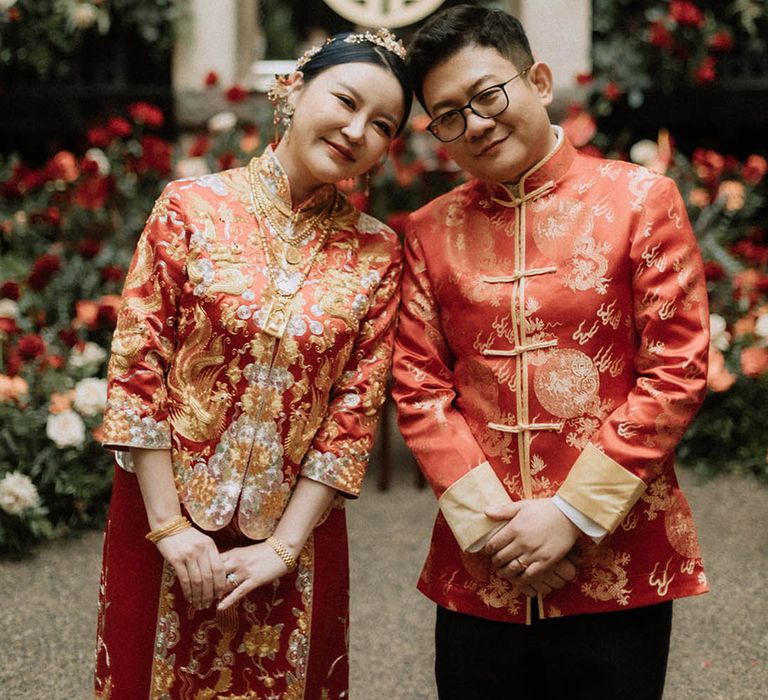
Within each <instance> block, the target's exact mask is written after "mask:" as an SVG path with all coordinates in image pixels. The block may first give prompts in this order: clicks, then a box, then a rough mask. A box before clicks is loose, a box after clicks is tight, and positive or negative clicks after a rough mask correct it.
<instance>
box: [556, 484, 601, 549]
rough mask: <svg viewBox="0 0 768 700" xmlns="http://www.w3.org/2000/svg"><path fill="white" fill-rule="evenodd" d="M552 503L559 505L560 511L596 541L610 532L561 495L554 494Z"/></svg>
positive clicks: (598, 541)
mask: <svg viewBox="0 0 768 700" xmlns="http://www.w3.org/2000/svg"><path fill="white" fill-rule="evenodd" d="M552 503H554V504H555V506H557V508H558V509H559V510H560V512H561V513H562V514H563V515H564V516H565V517H566V518H568V520H570V521H571V522H572V523H573V524H574V525H575V526H576V527H577V528H579V530H581V531H582V532H583V533H584V534H585V535H587V536H589V537H591V538H592V539H593V540H594V541H595V542H596V543H598V544H599V543H600V541H601V540H602V539H603V537H605V536H606V535H607V534H608V530H606V529H605V528H604V527H601V526H600V525H598V524H597V523H596V522H595V521H594V520H592V519H591V518H588V517H587V516H586V515H584V513H582V512H581V511H580V510H578V509H576V508H574V507H573V506H572V505H571V504H570V503H568V502H567V501H564V500H563V499H562V498H560V496H558V495H554V496H552Z"/></svg>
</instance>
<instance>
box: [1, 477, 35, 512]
mask: <svg viewBox="0 0 768 700" xmlns="http://www.w3.org/2000/svg"><path fill="white" fill-rule="evenodd" d="M39 505H40V496H39V495H38V493H37V489H36V488H35V485H34V484H33V483H32V481H31V480H30V478H29V477H28V476H27V475H26V474H21V473H20V472H9V473H8V474H6V475H5V476H4V477H3V479H2V480H1V481H0V508H2V509H3V510H4V511H5V512H6V513H10V514H11V515H16V514H18V513H21V511H23V510H26V509H27V508H36V507H37V506H39Z"/></svg>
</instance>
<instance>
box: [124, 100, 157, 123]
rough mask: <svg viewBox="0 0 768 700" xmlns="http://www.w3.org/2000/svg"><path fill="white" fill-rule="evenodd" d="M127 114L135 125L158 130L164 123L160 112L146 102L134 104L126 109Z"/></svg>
mask: <svg viewBox="0 0 768 700" xmlns="http://www.w3.org/2000/svg"><path fill="white" fill-rule="evenodd" d="M128 114H130V115H131V119H133V121H135V122H136V123H137V124H144V125H145V126H148V127H150V128H152V129H159V128H160V127H161V126H162V125H163V124H164V123H165V117H164V116H163V113H162V111H161V110H160V109H159V108H158V107H155V105H151V104H149V103H148V102H134V103H133V104H132V105H129V107H128Z"/></svg>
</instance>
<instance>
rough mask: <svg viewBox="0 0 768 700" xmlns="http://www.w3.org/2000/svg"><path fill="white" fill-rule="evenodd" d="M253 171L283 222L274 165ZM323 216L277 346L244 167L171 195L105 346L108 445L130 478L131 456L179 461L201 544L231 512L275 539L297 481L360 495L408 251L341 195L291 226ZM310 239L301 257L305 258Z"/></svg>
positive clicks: (252, 530)
mask: <svg viewBox="0 0 768 700" xmlns="http://www.w3.org/2000/svg"><path fill="white" fill-rule="evenodd" d="M254 165H255V166H256V167H255V172H257V173H258V175H259V181H260V182H261V183H263V186H264V187H265V188H266V190H267V191H266V195H267V197H268V198H271V199H272V201H273V202H274V200H275V199H279V200H281V203H282V206H283V208H287V209H288V210H289V211H290V202H291V199H290V191H289V185H288V181H287V178H286V176H285V174H284V172H283V170H282V168H281V167H280V164H279V162H278V161H277V159H276V157H275V156H274V154H273V153H272V151H271V150H268V151H267V152H265V153H264V155H262V156H261V158H260V159H259V160H258V162H257V163H255V164H254ZM277 203H280V202H275V204H277ZM323 207H333V213H332V216H333V219H334V221H333V223H334V227H333V230H332V232H331V235H330V237H329V239H328V241H327V243H326V245H325V247H324V248H323V249H322V250H321V252H320V253H319V255H318V256H317V258H316V260H315V264H314V265H313V266H312V269H311V270H310V271H309V274H308V276H307V278H306V280H305V281H304V283H303V285H302V286H301V288H300V289H299V291H298V293H297V294H296V295H295V297H293V300H292V301H291V302H290V306H289V312H290V319H289V321H288V324H287V326H286V327H285V332H284V334H283V336H282V337H281V338H278V337H274V336H273V335H269V334H267V333H264V332H263V328H264V323H265V320H266V316H267V313H268V309H269V305H270V304H271V303H272V302H273V301H274V300H275V297H276V295H275V292H274V288H273V285H272V284H271V283H270V277H269V274H268V267H267V264H268V263H267V261H266V260H265V255H264V250H263V249H262V244H261V241H260V235H259V231H258V229H257V219H256V218H255V209H254V206H253V198H252V195H251V192H250V190H249V181H248V173H247V170H246V168H238V169H233V170H229V171H225V172H222V173H219V174H215V175H209V176H204V177H199V178H194V179H187V180H179V181H176V182H172V183H171V184H169V185H168V186H167V187H166V188H165V190H164V191H163V193H162V195H161V196H160V198H159V199H158V200H157V202H156V204H155V207H154V209H153V211H152V214H151V216H150V217H149V220H148V221H147V225H146V228H145V229H144V232H143V234H142V235H141V238H140V240H139V243H138V246H137V249H136V254H135V256H134V259H133V262H132V265H131V268H130V271H129V273H128V278H127V280H126V284H125V290H124V293H123V304H122V308H121V310H120V312H119V316H118V323H117V329H116V331H115V334H114V339H113V343H112V356H111V360H110V364H109V395H108V402H107V409H106V412H105V417H104V444H105V445H106V446H107V447H109V448H111V449H114V450H117V451H118V452H117V456H118V462H119V464H120V465H121V466H123V467H124V468H126V469H129V470H130V469H131V461H130V455H129V454H127V453H126V452H125V450H127V449H128V448H130V447H142V448H154V449H170V450H171V452H172V460H173V468H174V474H175V479H176V485H177V489H178V492H179V497H180V500H181V501H182V503H183V504H184V506H185V507H186V509H187V510H188V512H189V514H190V516H191V517H192V519H193V520H194V522H195V523H196V524H197V525H199V526H200V527H202V528H204V529H206V530H218V529H221V528H223V527H224V526H225V525H227V523H228V522H229V521H230V520H231V519H232V517H233V515H234V514H235V511H236V510H237V512H238V516H237V517H238V525H239V527H240V529H241V531H242V532H243V533H244V534H246V535H247V536H248V537H251V538H254V539H264V538H266V537H268V536H269V535H270V534H271V533H272V531H273V529H274V527H275V524H276V522H277V520H278V519H279V518H280V516H281V514H282V512H283V509H284V507H285V505H286V503H287V500H288V498H289V495H290V493H291V489H292V488H293V486H294V484H295V482H296V479H297V477H298V476H299V474H301V475H303V476H306V477H308V478H311V479H314V480H317V481H320V482H322V483H324V484H327V485H329V486H332V487H334V488H336V489H338V490H339V491H341V492H343V493H345V494H347V495H349V496H356V495H357V494H358V492H359V489H360V484H361V480H362V477H363V473H364V471H365V468H366V465H367V461H368V457H369V453H370V449H371V445H372V441H373V433H374V429H375V425H376V420H377V416H378V410H379V408H380V406H381V403H382V401H383V400H384V391H385V385H386V377H387V372H388V369H389V366H390V359H391V350H392V342H393V334H394V325H393V321H394V318H395V312H396V309H397V304H398V300H399V279H400V273H401V265H402V263H401V252H400V247H399V242H398V240H397V236H396V235H395V234H394V232H393V231H391V230H390V229H389V228H387V227H386V226H384V225H383V224H382V223H380V222H379V221H377V220H375V219H373V218H371V217H370V216H368V215H366V214H363V213H361V212H358V211H357V210H355V209H354V208H352V206H351V205H350V204H349V203H348V201H347V199H346V197H344V196H343V195H342V194H340V193H338V192H337V190H336V188H335V187H334V186H332V185H326V186H323V187H321V188H320V189H319V190H317V191H316V192H315V193H314V194H313V195H311V196H310V198H309V199H308V200H307V201H305V202H303V203H302V204H301V205H300V207H299V211H298V216H296V217H295V219H296V221H295V223H296V225H297V226H301V224H302V222H303V221H304V220H305V219H306V218H311V217H315V220H317V217H316V215H317V212H318V211H320V210H322V208H323ZM276 220H280V219H279V218H277V219H276ZM261 225H262V226H265V227H267V228H265V229H263V230H262V232H263V233H264V232H266V234H265V236H264V237H265V238H268V240H269V241H270V242H277V241H276V236H275V235H274V232H273V231H272V230H271V229H269V227H268V225H267V223H266V221H262V222H261ZM317 235H319V233H318V234H317ZM317 235H316V236H312V237H310V238H309V239H307V240H305V241H304V242H302V243H301V244H300V245H301V246H302V248H301V249H302V253H303V256H302V257H303V259H304V260H308V259H309V258H310V256H311V253H312V250H313V246H314V245H315V244H316V243H317V240H318V239H317Z"/></svg>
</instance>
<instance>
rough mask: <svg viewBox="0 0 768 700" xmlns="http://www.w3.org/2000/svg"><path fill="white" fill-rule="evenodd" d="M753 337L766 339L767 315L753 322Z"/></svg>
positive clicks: (767, 337)
mask: <svg viewBox="0 0 768 700" xmlns="http://www.w3.org/2000/svg"><path fill="white" fill-rule="evenodd" d="M755 335H759V336H760V337H761V338H766V339H768V314H763V315H762V316H758V317H757V321H756V322H755Z"/></svg>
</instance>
